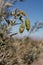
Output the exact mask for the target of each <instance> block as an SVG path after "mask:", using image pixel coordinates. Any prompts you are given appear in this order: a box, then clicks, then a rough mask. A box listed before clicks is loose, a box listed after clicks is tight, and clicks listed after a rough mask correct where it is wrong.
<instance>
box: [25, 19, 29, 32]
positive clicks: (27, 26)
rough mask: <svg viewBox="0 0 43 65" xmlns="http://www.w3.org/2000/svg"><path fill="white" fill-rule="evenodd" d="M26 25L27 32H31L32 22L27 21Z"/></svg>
mask: <svg viewBox="0 0 43 65" xmlns="http://www.w3.org/2000/svg"><path fill="white" fill-rule="evenodd" d="M25 25H26V30H27V31H29V30H30V20H28V19H26V21H25Z"/></svg>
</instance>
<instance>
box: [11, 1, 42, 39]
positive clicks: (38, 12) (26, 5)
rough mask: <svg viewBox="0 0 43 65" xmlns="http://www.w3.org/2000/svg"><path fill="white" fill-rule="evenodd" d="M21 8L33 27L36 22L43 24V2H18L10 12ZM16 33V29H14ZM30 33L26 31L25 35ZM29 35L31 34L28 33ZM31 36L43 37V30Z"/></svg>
mask: <svg viewBox="0 0 43 65" xmlns="http://www.w3.org/2000/svg"><path fill="white" fill-rule="evenodd" d="M16 8H19V9H20V10H24V11H25V12H26V14H27V15H28V18H29V19H30V23H31V27H32V25H34V23H35V22H37V21H39V22H43V0H24V2H21V3H20V2H17V3H15V4H14V5H13V7H12V8H11V9H10V10H14V9H16ZM18 28H19V26H16V27H15V31H18ZM13 31H14V28H13ZM27 33H28V32H27V31H26V30H25V31H24V33H23V34H21V35H25V34H27ZM28 34H29V33H28ZM29 35H30V36H39V37H41V38H42V37H43V29H40V30H38V31H37V32H34V33H31V34H29Z"/></svg>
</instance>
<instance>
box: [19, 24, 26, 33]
mask: <svg viewBox="0 0 43 65" xmlns="http://www.w3.org/2000/svg"><path fill="white" fill-rule="evenodd" d="M24 29H25V25H24V23H22V24H21V26H20V29H19V32H20V33H23V31H24Z"/></svg>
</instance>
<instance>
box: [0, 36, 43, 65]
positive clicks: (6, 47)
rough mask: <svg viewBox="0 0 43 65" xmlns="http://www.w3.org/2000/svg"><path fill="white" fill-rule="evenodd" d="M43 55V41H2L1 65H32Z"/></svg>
mask: <svg viewBox="0 0 43 65" xmlns="http://www.w3.org/2000/svg"><path fill="white" fill-rule="evenodd" d="M42 53H43V41H33V40H32V39H30V38H29V37H24V38H22V39H18V38H14V39H13V38H7V39H6V40H4V42H2V41H1V39H0V64H2V65H31V64H32V63H33V62H34V61H37V60H38V58H40V54H42Z"/></svg>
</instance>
